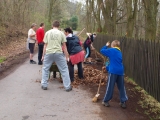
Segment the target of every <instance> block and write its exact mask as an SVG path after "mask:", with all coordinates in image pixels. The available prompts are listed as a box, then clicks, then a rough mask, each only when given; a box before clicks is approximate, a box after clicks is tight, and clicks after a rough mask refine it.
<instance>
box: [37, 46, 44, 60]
mask: <svg viewBox="0 0 160 120" xmlns="http://www.w3.org/2000/svg"><path fill="white" fill-rule="evenodd" d="M43 47H44V44H38V62H39V63H42V61H41V59H42V55H43Z"/></svg>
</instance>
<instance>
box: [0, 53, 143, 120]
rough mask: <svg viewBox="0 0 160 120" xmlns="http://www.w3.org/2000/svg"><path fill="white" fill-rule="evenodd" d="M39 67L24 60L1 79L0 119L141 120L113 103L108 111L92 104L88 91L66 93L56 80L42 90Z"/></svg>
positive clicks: (75, 90) (96, 104) (141, 119)
mask: <svg viewBox="0 0 160 120" xmlns="http://www.w3.org/2000/svg"><path fill="white" fill-rule="evenodd" d="M36 59H37V54H36V56H35V60H36ZM41 67H42V66H39V65H37V64H36V65H33V64H29V60H26V62H25V63H23V64H22V65H21V66H19V67H18V68H17V69H16V70H15V71H14V72H12V73H11V74H9V75H8V76H7V77H5V78H3V79H1V80H0V120H144V119H143V118H141V117H140V116H135V114H134V113H132V115H131V113H130V114H128V113H127V111H126V110H123V109H121V108H120V107H119V105H118V103H114V102H112V101H111V104H112V107H110V108H106V107H103V106H102V105H101V104H99V103H92V102H91V99H92V98H93V95H91V94H90V93H89V92H87V91H88V90H83V89H81V88H79V89H76V88H74V89H73V90H72V91H71V92H66V91H65V90H64V89H62V88H61V86H62V83H59V81H57V80H54V81H50V82H49V87H48V90H46V91H44V90H42V89H41V85H40V83H38V82H36V80H41V69H42V68H41ZM75 69H76V68H75ZM99 105H101V107H100V106H99ZM130 115H131V116H132V117H130Z"/></svg>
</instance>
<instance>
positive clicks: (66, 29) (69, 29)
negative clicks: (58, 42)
mask: <svg viewBox="0 0 160 120" xmlns="http://www.w3.org/2000/svg"><path fill="white" fill-rule="evenodd" d="M64 31H65V32H68V33H72V34H73V31H72V29H71V28H70V27H68V28H65V29H64Z"/></svg>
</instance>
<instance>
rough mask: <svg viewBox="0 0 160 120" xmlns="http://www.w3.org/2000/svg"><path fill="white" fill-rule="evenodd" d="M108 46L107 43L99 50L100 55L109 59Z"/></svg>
mask: <svg viewBox="0 0 160 120" xmlns="http://www.w3.org/2000/svg"><path fill="white" fill-rule="evenodd" d="M109 45H110V43H109V42H107V44H106V45H105V46H103V47H102V48H101V50H100V52H101V54H103V55H104V56H107V57H109V56H110V53H111V52H110V49H108V46H109Z"/></svg>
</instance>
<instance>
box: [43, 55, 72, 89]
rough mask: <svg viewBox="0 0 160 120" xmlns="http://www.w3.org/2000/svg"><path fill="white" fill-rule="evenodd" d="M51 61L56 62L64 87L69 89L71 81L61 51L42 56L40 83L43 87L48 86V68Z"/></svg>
mask: <svg viewBox="0 0 160 120" xmlns="http://www.w3.org/2000/svg"><path fill="white" fill-rule="evenodd" d="M53 62H55V63H56V65H57V67H58V69H59V71H60V73H61V76H62V80H63V85H64V88H65V89H69V88H70V87H71V81H70V77H69V72H68V66H67V61H66V59H65V56H64V54H63V53H51V54H46V55H45V56H44V61H43V68H42V81H41V85H42V86H44V87H47V86H48V78H49V69H50V67H51V65H52V64H53Z"/></svg>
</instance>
